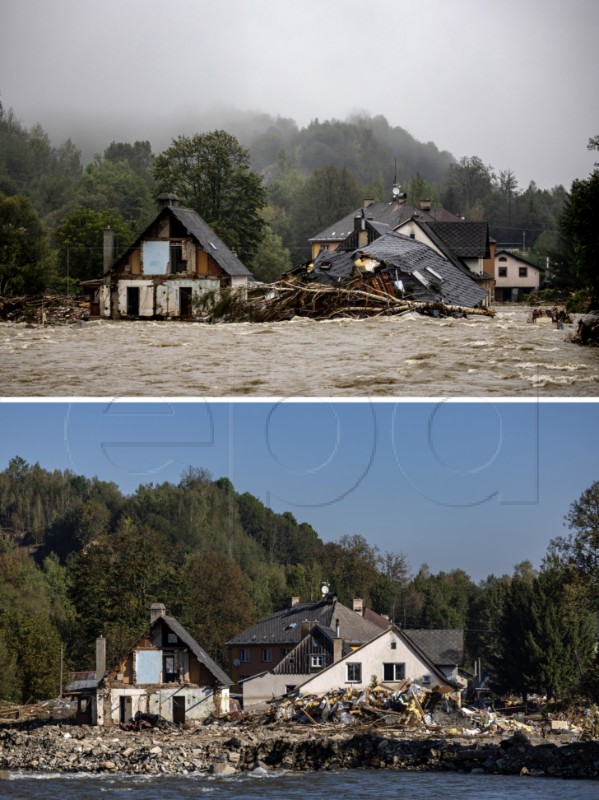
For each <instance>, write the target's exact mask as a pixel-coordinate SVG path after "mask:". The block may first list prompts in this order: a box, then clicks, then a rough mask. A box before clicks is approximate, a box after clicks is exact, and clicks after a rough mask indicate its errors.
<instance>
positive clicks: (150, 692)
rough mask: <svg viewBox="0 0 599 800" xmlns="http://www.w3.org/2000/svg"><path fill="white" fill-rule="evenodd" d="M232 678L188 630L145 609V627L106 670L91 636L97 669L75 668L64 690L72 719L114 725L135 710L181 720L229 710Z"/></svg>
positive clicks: (159, 610)
mask: <svg viewBox="0 0 599 800" xmlns="http://www.w3.org/2000/svg"><path fill="white" fill-rule="evenodd" d="M230 685H231V680H230V679H229V677H228V676H227V675H226V674H225V673H224V672H223V670H222V669H221V668H220V667H219V666H218V665H217V664H216V663H215V662H214V661H213V660H212V659H211V658H210V656H209V655H208V654H207V653H206V651H205V650H204V649H203V648H202V647H201V646H200V645H199V644H198V643H197V642H196V640H195V639H194V638H193V637H192V636H191V634H189V633H188V631H187V630H186V629H185V628H184V627H183V626H182V625H181V624H180V623H179V622H178V621H177V620H176V619H175V618H174V617H169V616H167V615H166V608H165V606H164V605H163V604H162V603H154V604H153V605H152V607H151V609H150V627H149V629H148V630H147V632H146V633H145V634H144V635H143V636H142V637H141V638H140V639H139V640H138V641H137V642H136V643H135V644H134V645H133V647H132V648H131V650H130V651H129V652H128V653H127V654H125V655H124V656H123V657H122V658H121V659H120V660H119V662H118V664H117V665H116V666H115V667H114V668H113V669H110V670H108V671H107V670H106V640H105V639H102V638H100V639H98V640H96V669H95V671H93V672H80V673H75V674H74V676H73V680H72V681H71V683H70V684H69V685H68V686H67V688H66V694H68V695H69V696H71V697H73V698H75V699H76V700H77V721H78V722H79V724H89V725H103V726H110V725H118V724H119V723H121V724H123V723H126V722H128V721H129V720H130V719H132V718H133V717H135V715H136V713H137V712H140V713H142V714H158V715H160V716H161V717H163V718H164V719H166V720H168V721H170V722H174V723H178V724H184V723H186V722H189V721H199V720H202V719H204V718H205V717H207V716H208V715H210V714H214V715H216V716H219V715H220V714H226V713H228V711H229V687H230Z"/></svg>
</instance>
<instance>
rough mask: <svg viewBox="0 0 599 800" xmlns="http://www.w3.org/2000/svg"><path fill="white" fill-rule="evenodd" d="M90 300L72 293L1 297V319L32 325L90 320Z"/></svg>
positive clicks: (66, 323)
mask: <svg viewBox="0 0 599 800" xmlns="http://www.w3.org/2000/svg"><path fill="white" fill-rule="evenodd" d="M89 316H90V310H89V302H88V301H87V300H86V299H85V298H83V297H74V296H72V295H55V294H44V295H41V296H35V297H30V296H22V297H0V320H4V321H7V322H27V323H29V324H31V325H69V324H73V323H77V322H87V321H88V320H89Z"/></svg>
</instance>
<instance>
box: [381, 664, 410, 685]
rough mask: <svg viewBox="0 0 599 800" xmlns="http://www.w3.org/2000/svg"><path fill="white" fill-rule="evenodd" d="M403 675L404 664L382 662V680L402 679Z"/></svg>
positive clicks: (404, 673) (404, 675)
mask: <svg viewBox="0 0 599 800" xmlns="http://www.w3.org/2000/svg"><path fill="white" fill-rule="evenodd" d="M405 677H406V665H405V664H397V663H393V664H383V681H403V679H404V678H405Z"/></svg>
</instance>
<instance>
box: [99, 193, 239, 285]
mask: <svg viewBox="0 0 599 800" xmlns="http://www.w3.org/2000/svg"><path fill="white" fill-rule="evenodd" d="M169 214H170V215H172V216H173V217H175V219H177V220H178V221H179V222H180V223H181V225H183V227H184V228H185V229H186V231H187V232H188V234H189V235H190V236H192V237H193V238H194V239H195V240H196V242H197V243H198V244H199V245H200V246H201V248H202V249H203V250H205V251H206V252H207V253H209V254H210V255H211V256H212V258H213V259H214V260H215V261H216V263H217V264H218V266H219V267H220V268H221V269H222V270H223V272H225V273H226V274H227V275H230V276H246V277H248V276H249V277H252V273H251V272H250V271H249V269H248V268H247V267H246V266H245V264H242V262H241V261H240V260H239V258H237V256H236V255H235V253H233V251H232V250H231V249H230V248H229V247H227V245H226V244H225V243H224V242H223V240H222V239H221V238H220V237H219V236H217V234H216V233H215V232H214V231H213V230H212V228H211V227H210V226H209V225H208V223H207V222H205V221H204V220H203V219H202V217H201V216H200V215H199V214H198V212H197V211H194V210H193V209H192V208H183V207H181V206H165V207H164V208H161V209H160V211H159V212H158V214H157V215H156V216H155V217H154V219H153V220H152V222H150V224H149V225H147V226H146V227H145V228H144V230H143V231H142V233H141V234H140V235H139V236H138V237H137V239H136V240H135V241H134V242H133V244H132V245H131V246H130V247H129V248H128V249H127V250H126V251H125V252H124V253H123V254H122V255H121V256H119V258H118V259H117V260H116V262H115V264H119V263H120V262H122V261H124V260H126V259H127V258H128V257H129V255H130V254H131V253H132V252H133V250H136V249H137V248H138V247H139V246H140V245H141V243H142V242H143V241H144V239H145V238H146V236H147V233H148V231H149V230H150V228H152V226H153V225H155V223H156V222H157V221H158V220H159V219H160V218H161V217H164V216H168V215H169Z"/></svg>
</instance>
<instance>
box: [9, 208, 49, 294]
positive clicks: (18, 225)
mask: <svg viewBox="0 0 599 800" xmlns="http://www.w3.org/2000/svg"><path fill="white" fill-rule="evenodd" d="M51 263H52V262H51V259H50V255H49V251H48V243H47V238H46V233H45V231H44V228H43V226H42V223H41V222H40V220H39V218H38V216H37V214H36V213H35V211H34V210H33V208H32V207H31V203H30V202H29V200H27V199H26V198H25V197H22V196H20V195H16V196H14V197H7V196H6V195H3V194H0V294H12V295H19V294H36V293H38V292H42V291H44V289H46V287H47V286H48V283H49V281H50V279H51V275H52V269H51Z"/></svg>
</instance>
